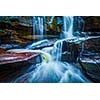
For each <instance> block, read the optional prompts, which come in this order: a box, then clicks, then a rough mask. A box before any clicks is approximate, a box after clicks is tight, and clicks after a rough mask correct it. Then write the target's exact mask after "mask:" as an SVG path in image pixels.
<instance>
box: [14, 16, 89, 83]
mask: <svg viewBox="0 0 100 100" xmlns="http://www.w3.org/2000/svg"><path fill="white" fill-rule="evenodd" d="M63 18H64V38H66V39H67V38H68V39H69V38H70V39H71V38H73V35H72V32H73V17H69V16H68V17H66V16H64V17H63ZM52 19H53V17H52ZM37 20H38V21H37ZM37 20H36V21H35V26H36V28H37V29H38V30H39V32H40V33H41V35H43V34H42V32H43V27H42V28H41V26H42V25H43V23H42V22H41V21H42V20H41V18H40V17H38V18H37ZM51 21H52V20H51ZM38 23H39V25H37V24H38ZM36 28H35V29H36ZM40 28H41V29H40ZM40 30H41V31H40ZM35 31H36V30H35ZM40 33H39V34H40ZM66 39H65V40H66ZM63 41H64V40H63V39H62V40H58V41H56V43H55V44H54V46H53V48H52V49H51V48H50V49H51V52H49V53H46V52H44V51H42V50H39V51H38V50H35V51H34V50H28V51H27V49H28V47H27V49H26V51H27V52H38V53H40V54H41V56H42V58H43V62H42V63H40V64H36V65H32V66H31V67H30V69H32V68H33V67H34V66H35V69H34V70H31V71H27V73H26V74H24V75H23V76H21V77H20V78H18V79H16V80H15V81H14V82H33V83H34V82H35V83H36V82H40V83H42V82H43V83H45V82H47V83H49V82H50V83H53V82H54V83H55V82H80V83H81V82H90V81H89V80H88V79H86V78H85V77H84V75H83V74H82V73H81V72H80V71H79V69H77V68H75V67H74V66H72V65H71V64H68V63H67V62H62V61H61V56H62V46H63ZM32 45H33V46H35V45H34V44H32ZM21 51H23V52H24V50H21ZM26 51H25V52H26Z"/></svg>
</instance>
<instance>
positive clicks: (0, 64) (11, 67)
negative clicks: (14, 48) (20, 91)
mask: <svg viewBox="0 0 100 100" xmlns="http://www.w3.org/2000/svg"><path fill="white" fill-rule="evenodd" d="M40 62H41V57H40V55H39V54H38V53H30V52H23V53H15V52H5V53H3V54H0V82H4V83H5V82H10V81H12V80H13V79H15V78H17V77H18V76H20V75H22V74H23V73H25V71H26V70H27V69H28V68H29V67H30V66H31V65H34V64H36V63H40Z"/></svg>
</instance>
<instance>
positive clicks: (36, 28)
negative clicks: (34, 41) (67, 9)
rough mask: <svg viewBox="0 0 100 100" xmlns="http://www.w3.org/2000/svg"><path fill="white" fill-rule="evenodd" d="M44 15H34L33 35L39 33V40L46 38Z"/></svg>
mask: <svg viewBox="0 0 100 100" xmlns="http://www.w3.org/2000/svg"><path fill="white" fill-rule="evenodd" d="M43 21H44V17H39V16H34V17H33V36H35V35H39V38H38V39H39V40H41V39H43V38H44V35H43V31H44V25H43Z"/></svg>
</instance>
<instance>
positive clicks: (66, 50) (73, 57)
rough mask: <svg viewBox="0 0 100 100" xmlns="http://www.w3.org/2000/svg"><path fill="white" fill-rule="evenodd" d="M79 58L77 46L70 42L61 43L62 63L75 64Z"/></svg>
mask: <svg viewBox="0 0 100 100" xmlns="http://www.w3.org/2000/svg"><path fill="white" fill-rule="evenodd" d="M78 56H79V49H78V44H76V43H75V42H70V41H63V46H62V58H61V59H62V61H67V62H76V61H77V58H78Z"/></svg>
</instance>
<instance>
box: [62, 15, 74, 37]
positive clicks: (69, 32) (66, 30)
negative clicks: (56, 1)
mask: <svg viewBox="0 0 100 100" xmlns="http://www.w3.org/2000/svg"><path fill="white" fill-rule="evenodd" d="M63 35H64V36H63V37H64V38H73V16H63Z"/></svg>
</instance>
